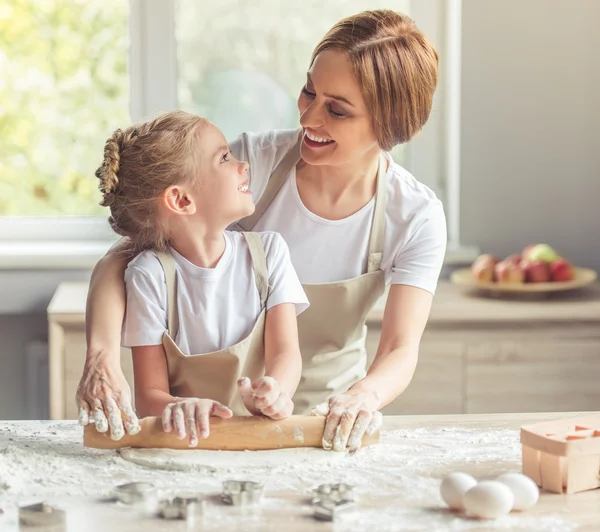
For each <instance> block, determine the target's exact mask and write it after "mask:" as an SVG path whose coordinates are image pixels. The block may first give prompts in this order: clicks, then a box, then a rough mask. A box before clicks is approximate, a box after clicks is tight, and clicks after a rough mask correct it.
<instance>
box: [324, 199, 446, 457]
mask: <svg viewBox="0 0 600 532" xmlns="http://www.w3.org/2000/svg"><path fill="white" fill-rule="evenodd" d="M447 234H448V233H447V230H446V217H445V215H444V209H443V205H442V203H441V202H440V201H439V200H437V199H436V200H431V201H430V202H429V203H428V204H427V205H425V207H424V208H423V209H422V211H421V212H420V213H419V214H418V215H417V216H415V219H414V220H413V222H412V224H411V228H410V230H409V231H408V232H407V234H406V240H405V242H404V243H403V245H402V246H401V248H400V250H399V251H398V253H397V254H396V256H395V257H394V261H393V268H392V272H391V277H392V279H391V283H392V286H391V288H390V292H389V295H388V299H387V303H386V307H385V311H384V315H383V323H382V330H381V339H380V341H379V347H378V348H377V353H376V356H375V360H374V361H373V364H372V365H371V367H370V368H369V371H368V372H367V375H366V377H365V378H364V379H362V380H360V381H358V382H357V383H356V384H354V385H353V386H352V387H351V388H350V389H349V390H348V391H347V392H346V393H345V394H341V395H338V396H337V397H334V398H332V399H331V400H330V405H329V406H330V409H329V411H330V414H329V416H328V419H327V425H326V428H325V432H324V437H323V446H324V447H325V448H332V447H333V448H334V449H335V450H337V451H342V450H344V449H345V448H346V445H348V447H349V448H351V449H354V448H357V447H359V446H360V442H361V440H362V436H363V434H364V432H365V430H372V429H373V428H374V427H375V426H376V425H377V424H378V423H379V424H380V423H381V413H380V412H379V409H380V408H382V407H383V406H385V405H387V404H388V403H390V402H391V401H392V400H394V399H395V398H396V397H398V396H399V395H400V394H401V393H402V392H403V391H404V390H406V388H407V387H408V385H409V384H410V381H411V380H412V378H413V375H414V372H415V368H416V365H417V359H418V355H419V345H420V342H421V336H422V335H423V330H424V329H425V325H426V324H427V319H428V317H429V312H430V310H431V304H432V301H433V293H434V291H435V287H436V286H437V282H438V279H439V276H440V272H441V269H442V265H443V262H444V256H445V253H446V242H447ZM338 427H339V428H338Z"/></svg>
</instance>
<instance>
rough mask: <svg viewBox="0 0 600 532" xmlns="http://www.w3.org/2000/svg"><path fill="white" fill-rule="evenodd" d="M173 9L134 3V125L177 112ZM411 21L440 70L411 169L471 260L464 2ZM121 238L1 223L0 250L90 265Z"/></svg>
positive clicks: (421, 8) (444, 4) (34, 221)
mask: <svg viewBox="0 0 600 532" xmlns="http://www.w3.org/2000/svg"><path fill="white" fill-rule="evenodd" d="M175 4H176V0H157V1H153V2H148V1H146V0H130V17H129V31H130V43H131V44H130V51H129V67H128V69H129V77H130V80H129V81H130V105H129V107H130V115H131V120H132V121H134V122H135V121H139V120H143V119H146V118H149V117H151V116H154V115H155V114H156V113H159V112H162V111H165V110H167V109H174V108H177V105H178V102H177V82H178V75H177V73H178V67H177V43H176V35H175ZM411 16H413V17H414V18H415V19H416V20H418V23H419V27H420V28H421V29H422V30H423V31H424V32H425V33H426V34H427V35H428V37H429V38H430V39H431V40H432V41H433V43H434V44H435V45H436V47H437V49H438V51H439V53H440V65H441V67H440V82H439V86H438V90H437V91H436V95H435V98H434V107H433V109H434V110H433V112H432V114H431V116H430V119H429V121H428V125H427V127H428V130H429V132H428V134H427V135H422V136H417V137H416V138H415V139H414V140H413V141H411V144H410V153H409V157H410V167H411V168H410V169H411V173H413V174H414V175H415V176H416V178H417V179H419V175H420V174H421V175H435V176H436V177H435V183H436V186H437V190H438V191H439V192H440V196H441V197H442V198H443V201H444V204H445V208H446V217H447V222H448V250H449V251H450V252H452V251H460V253H459V255H460V256H461V257H463V258H464V257H468V258H469V259H470V258H471V257H472V256H473V255H474V254H476V252H477V250H475V249H474V248H471V249H470V251H468V252H466V251H467V248H465V247H464V246H461V245H460V96H461V94H460V93H461V86H460V79H461V74H460V68H461V62H460V56H461V46H460V45H461V16H462V0H447V1H444V0H419V1H418V2H417V1H414V7H413V6H412V5H411ZM116 239H117V237H116V235H114V233H113V232H112V230H111V229H110V227H109V225H108V222H107V216H41V217H35V216H31V217H8V216H6V217H0V250H1V249H4V250H6V249H7V248H6V246H7V245H11V244H13V245H17V246H19V248H26V247H27V245H30V246H35V245H36V243H39V242H45V243H48V242H57V241H59V242H61V243H69V244H70V245H71V246H76V245H77V243H78V242H79V243H84V244H85V245H86V246H87V248H88V249H89V244H90V242H94V243H96V244H97V246H96V248H95V249H96V250H97V251H96V254H95V255H94V257H93V258H92V257H91V258H90V262H92V261H95V260H97V258H99V257H97V256H96V255H97V253H98V250H103V249H108V247H110V245H112V244H113V243H114V241H115V240H116ZM13 247H14V246H13ZM13 251H14V249H13ZM465 252H466V254H465ZM0 255H1V253H0ZM92 255H93V254H92ZM1 266H2V259H1V258H0V267H1Z"/></svg>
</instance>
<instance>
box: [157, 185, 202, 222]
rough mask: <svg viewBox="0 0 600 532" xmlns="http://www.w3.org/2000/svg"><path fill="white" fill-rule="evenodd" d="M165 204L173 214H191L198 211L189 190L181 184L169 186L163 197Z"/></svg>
mask: <svg viewBox="0 0 600 532" xmlns="http://www.w3.org/2000/svg"><path fill="white" fill-rule="evenodd" d="M161 200H162V203H163V205H164V206H165V207H166V208H167V209H168V210H169V211H170V212H172V213H173V214H180V215H189V214H194V213H195V212H196V204H195V203H194V200H193V199H192V197H191V195H190V194H189V192H188V191H187V190H186V189H185V188H184V187H182V186H181V185H173V186H172V187H169V188H167V189H166V190H165V191H164V192H163V193H162V197H161Z"/></svg>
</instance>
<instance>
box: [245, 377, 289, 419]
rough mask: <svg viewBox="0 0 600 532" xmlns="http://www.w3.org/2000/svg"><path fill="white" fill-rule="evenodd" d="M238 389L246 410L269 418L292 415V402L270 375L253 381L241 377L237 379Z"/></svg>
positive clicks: (282, 417) (281, 417)
mask: <svg viewBox="0 0 600 532" xmlns="http://www.w3.org/2000/svg"><path fill="white" fill-rule="evenodd" d="M238 389H239V391H240V394H241V396H242V400H243V401H244V405H245V407H246V409H247V410H248V412H250V413H251V414H252V415H260V414H262V415H264V416H267V417H270V418H271V419H284V418H286V417H289V416H291V415H292V412H293V410H294V403H293V401H292V399H291V397H290V396H289V395H288V394H287V392H285V391H284V390H282V389H281V386H280V385H279V383H278V382H277V381H276V380H275V379H274V378H272V377H268V376H267V377H262V378H260V379H257V380H256V381H254V382H252V383H251V382H250V379H248V378H247V377H243V378H241V379H240V380H239V381H238Z"/></svg>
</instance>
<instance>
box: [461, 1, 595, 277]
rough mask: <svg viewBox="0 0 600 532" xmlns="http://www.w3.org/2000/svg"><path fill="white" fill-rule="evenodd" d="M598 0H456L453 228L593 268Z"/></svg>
mask: <svg viewBox="0 0 600 532" xmlns="http://www.w3.org/2000/svg"><path fill="white" fill-rule="evenodd" d="M598 21H600V2H598V1H596V0H571V1H569V2H565V1H564V0H486V1H481V0H463V21H462V25H463V43H462V47H463V57H462V66H463V72H462V88H463V92H462V112H461V126H462V137H461V146H462V147H461V210H460V212H461V224H460V231H461V240H462V241H463V242H462V243H464V244H468V245H478V246H480V248H481V249H482V250H483V251H489V252H493V253H498V254H500V255H506V254H509V253H513V252H516V251H518V250H519V249H520V248H521V247H523V246H525V245H526V244H529V243H534V242H548V243H550V244H551V245H554V246H555V247H556V248H557V250H558V251H559V253H561V254H563V255H565V256H567V257H570V258H572V259H573V260H574V261H575V262H576V263H577V264H580V265H582V266H588V267H592V268H594V269H596V270H600V233H599V231H598V229H599V227H600V214H599V213H598V202H599V201H600V132H599V131H600V60H599V59H598V53H599V51H600V30H599V22H598Z"/></svg>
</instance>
